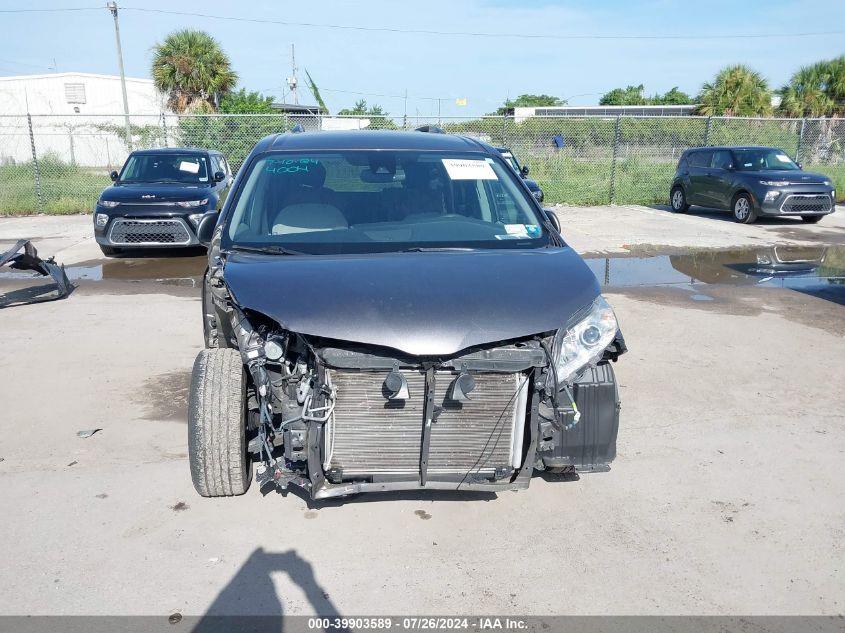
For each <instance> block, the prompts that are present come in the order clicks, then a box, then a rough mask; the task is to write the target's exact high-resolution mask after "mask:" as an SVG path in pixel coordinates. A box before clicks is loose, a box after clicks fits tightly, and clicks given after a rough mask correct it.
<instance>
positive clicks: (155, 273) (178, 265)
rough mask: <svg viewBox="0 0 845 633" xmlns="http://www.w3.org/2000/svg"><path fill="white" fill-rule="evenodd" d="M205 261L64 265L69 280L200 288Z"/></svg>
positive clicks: (23, 275)
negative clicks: (149, 282) (139, 282)
mask: <svg viewBox="0 0 845 633" xmlns="http://www.w3.org/2000/svg"><path fill="white" fill-rule="evenodd" d="M207 261H208V260H207V259H206V257H205V256H200V257H150V258H124V259H109V260H104V261H90V262H81V263H79V264H73V265H70V266H66V267H65V272H66V273H67V276H68V278H69V279H70V280H71V281H109V280H114V281H151V282H156V283H162V284H167V285H175V286H185V287H188V288H199V287H200V286H202V277H203V274H204V273H205V268H206V265H207ZM32 277H33V273H31V272H20V271H14V270H4V271H2V272H0V279H31V278H32Z"/></svg>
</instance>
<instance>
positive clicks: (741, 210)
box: [734, 198, 751, 220]
mask: <svg viewBox="0 0 845 633" xmlns="http://www.w3.org/2000/svg"><path fill="white" fill-rule="evenodd" d="M749 211H751V206H750V205H749V204H748V199H747V198H737V200H736V202H735V203H734V215H735V216H736V219H737V220H745V218H747V217H748V213H749Z"/></svg>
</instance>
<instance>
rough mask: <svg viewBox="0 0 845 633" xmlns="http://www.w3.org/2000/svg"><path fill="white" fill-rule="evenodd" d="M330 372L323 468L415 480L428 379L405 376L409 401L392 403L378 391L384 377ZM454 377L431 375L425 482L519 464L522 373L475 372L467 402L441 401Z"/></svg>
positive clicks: (524, 389)
mask: <svg viewBox="0 0 845 633" xmlns="http://www.w3.org/2000/svg"><path fill="white" fill-rule="evenodd" d="M330 373H331V380H332V384H333V385H334V387H335V388H336V389H337V399H336V402H335V408H334V416H333V419H332V420H331V421H330V422H329V423H328V424H327V427H326V433H325V438H326V449H327V455H328V456H329V457H328V459H327V463H326V466H327V469H328V470H335V469H336V470H338V471H340V474H341V476H342V478H343V479H349V478H352V477H362V476H364V477H366V476H379V475H381V476H399V477H415V476H418V475H419V472H420V449H421V443H422V432H423V412H424V405H425V375H424V374H423V373H422V372H419V371H412V370H407V371H403V372H402V373H403V374H404V375H405V378H406V379H407V381H408V391H409V394H410V397H409V399H408V400H406V401H395V400H388V399H387V398H386V397H385V395H384V393H383V392H382V388H383V387H382V386H383V383H384V378H385V376H386V375H387V372H384V371H361V372H354V371H340V370H332V371H331V372H330ZM455 375H456V374H453V373H451V372H446V371H444V372H438V373H437V374H436V380H435V383H436V386H435V390H434V395H435V399H434V401H435V404H436V405H437V406H439V407H441V410H440V413H439V415H438V416H437V419H436V422H435V423H434V424H433V425H432V430H431V444H430V449H429V457H428V475H429V477H431V476H438V475H456V474H457V475H461V476H463V475H465V474H467V473H478V474H480V475H484V476H490V475H493V474H494V473H495V472H496V471H497V470H499V471H502V469H504V470H509V469H510V468H511V467H514V466H518V465H519V463H520V459H521V451H522V436H523V430H524V420H525V409H526V403H527V397H528V385H527V378H526V377H525V376H524V375H523V374H493V373H474V374H473V377H474V378H475V389H474V390H473V392H472V393H471V395H470V397H471V400H470V401H468V402H455V401H453V400H451V399H449V398H447V397H446V394H447V393H448V389H449V385H450V384H451V382H452V380H453V379H454V377H455Z"/></svg>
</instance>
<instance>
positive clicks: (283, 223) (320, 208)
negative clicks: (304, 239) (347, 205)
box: [272, 202, 349, 235]
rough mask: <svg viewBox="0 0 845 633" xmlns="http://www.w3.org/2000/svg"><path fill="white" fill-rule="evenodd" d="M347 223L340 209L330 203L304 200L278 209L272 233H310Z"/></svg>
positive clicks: (336, 227)
mask: <svg viewBox="0 0 845 633" xmlns="http://www.w3.org/2000/svg"><path fill="white" fill-rule="evenodd" d="M348 227H349V224H348V223H347V222H346V218H345V217H344V216H343V213H341V212H340V209H338V208H337V207H334V206H332V205H330V204H320V203H316V202H305V203H302V204H291V205H288V206H286V207H285V208H283V209H282V210H281V211H279V215H277V216H276V221H275V223H274V224H273V231H272V233H273V235H287V234H290V233H311V232H313V231H331V230H332V229H345V228H348Z"/></svg>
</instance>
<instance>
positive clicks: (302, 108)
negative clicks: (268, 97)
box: [270, 103, 329, 114]
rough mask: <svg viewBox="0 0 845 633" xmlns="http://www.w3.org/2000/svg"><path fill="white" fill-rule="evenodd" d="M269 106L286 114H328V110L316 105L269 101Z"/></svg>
mask: <svg viewBox="0 0 845 633" xmlns="http://www.w3.org/2000/svg"><path fill="white" fill-rule="evenodd" d="M270 107H271V108H273V109H274V110H278V111H279V112H285V113H287V114H328V113H329V112H328V110H326V109H325V108H322V107H320V106H318V105H301V104H298V103H271V104H270Z"/></svg>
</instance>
